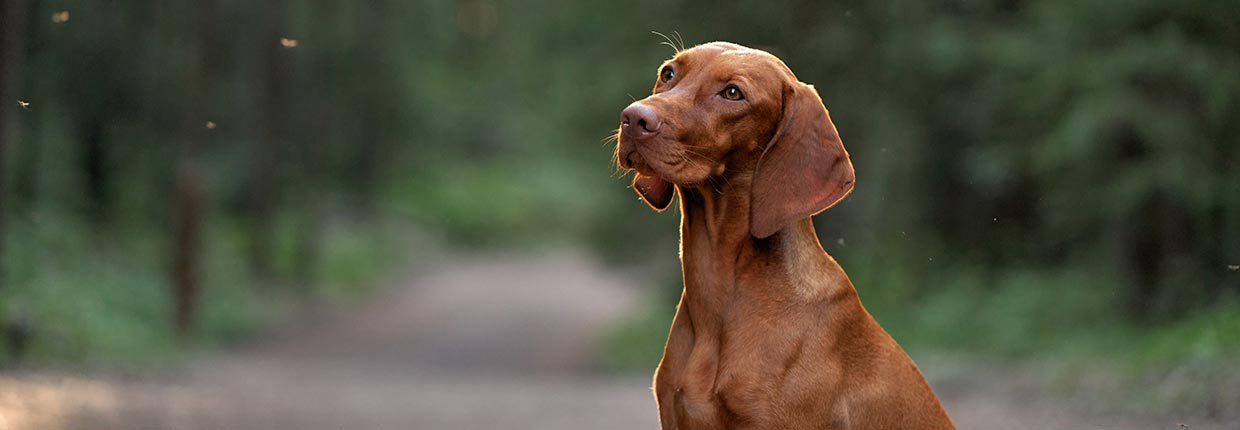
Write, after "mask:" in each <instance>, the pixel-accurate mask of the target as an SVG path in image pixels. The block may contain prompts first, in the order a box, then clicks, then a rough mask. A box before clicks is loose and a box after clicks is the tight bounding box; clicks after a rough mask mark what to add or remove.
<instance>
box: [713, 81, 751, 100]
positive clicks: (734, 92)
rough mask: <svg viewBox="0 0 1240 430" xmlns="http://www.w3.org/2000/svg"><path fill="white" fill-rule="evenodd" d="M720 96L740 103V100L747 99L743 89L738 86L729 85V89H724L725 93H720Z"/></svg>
mask: <svg viewBox="0 0 1240 430" xmlns="http://www.w3.org/2000/svg"><path fill="white" fill-rule="evenodd" d="M719 95H721V96H723V98H725V99H728V100H731V101H738V100H744V99H745V94H742V93H741V89H740V88H737V87H736V85H728V87H727V88H724V89H723V91H720V92H719Z"/></svg>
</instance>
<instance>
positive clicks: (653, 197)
mask: <svg viewBox="0 0 1240 430" xmlns="http://www.w3.org/2000/svg"><path fill="white" fill-rule="evenodd" d="M633 190H634V191H637V194H638V195H640V196H642V200H645V201H646V204H648V205H650V208H651V209H654V210H656V211H660V212H662V211H663V210H664V209H667V206H668V205H670V204H672V196H673V195H674V194H676V189H675V188H674V187H672V183H671V182H667V181H664V180H662V179H659V178H657V177H654V176H647V175H643V174H641V173H635V174H634V176H633Z"/></svg>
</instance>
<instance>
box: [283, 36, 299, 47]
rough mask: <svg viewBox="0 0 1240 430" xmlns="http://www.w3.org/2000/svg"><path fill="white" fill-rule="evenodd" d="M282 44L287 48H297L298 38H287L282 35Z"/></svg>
mask: <svg viewBox="0 0 1240 430" xmlns="http://www.w3.org/2000/svg"><path fill="white" fill-rule="evenodd" d="M280 46H283V47H285V48H296V47H297V39H289V38H286V37H281V38H280Z"/></svg>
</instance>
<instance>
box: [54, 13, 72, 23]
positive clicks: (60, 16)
mask: <svg viewBox="0 0 1240 430" xmlns="http://www.w3.org/2000/svg"><path fill="white" fill-rule="evenodd" d="M68 21H69V11H67V10H62V11H60V12H56V13H53V14H52V22H54V23H57V24H64V23H65V22H68Z"/></svg>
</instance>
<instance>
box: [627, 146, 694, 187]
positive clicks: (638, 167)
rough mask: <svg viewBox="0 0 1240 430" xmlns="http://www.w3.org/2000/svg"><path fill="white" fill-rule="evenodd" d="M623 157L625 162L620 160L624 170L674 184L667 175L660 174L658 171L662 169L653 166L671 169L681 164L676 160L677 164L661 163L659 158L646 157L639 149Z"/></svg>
mask: <svg viewBox="0 0 1240 430" xmlns="http://www.w3.org/2000/svg"><path fill="white" fill-rule="evenodd" d="M625 157H626V160H622V162H621V167H624V168H625V169H626V170H628V171H635V172H637V173H640V174H642V175H644V176H650V177H655V178H659V179H662V180H664V181H667V182H672V183H674V182H675V181H673V180H671V179H669V178H668V177H667V175H664V174H663V173H662V172H660V171H659V170H663V169H658V168H656V167H655V165H661V166H665V167H673V166H676V165H677V164H680V162H681V160H677V162H674V163H669V162H665V161H662V160H661V159H660V158H650V157H647V155H646V153H645V151H642V149H641V148H640V147H637V148H634V150H633V151H631V152H629V153H628V154H625ZM626 164H627V165H626Z"/></svg>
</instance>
